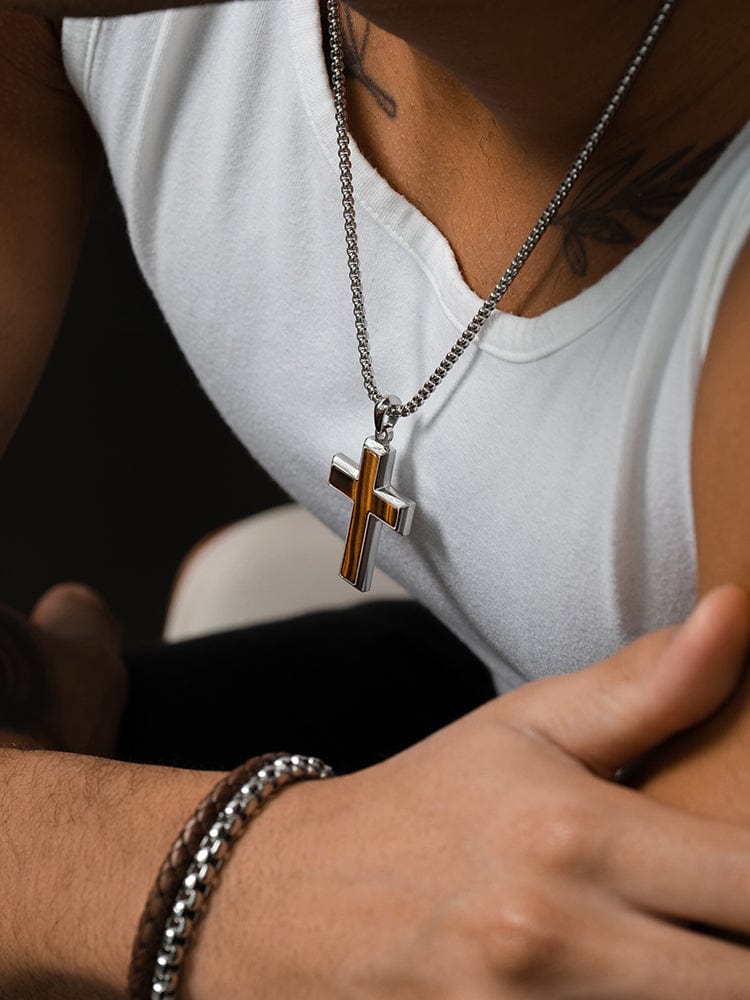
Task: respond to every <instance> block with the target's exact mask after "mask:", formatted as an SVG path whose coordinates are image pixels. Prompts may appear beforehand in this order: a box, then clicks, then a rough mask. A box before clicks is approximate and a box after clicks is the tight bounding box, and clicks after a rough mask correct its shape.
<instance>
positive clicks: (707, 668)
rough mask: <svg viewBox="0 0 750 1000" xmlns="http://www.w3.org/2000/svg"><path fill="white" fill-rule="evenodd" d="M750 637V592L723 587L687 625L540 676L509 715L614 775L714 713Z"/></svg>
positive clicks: (728, 690) (739, 667)
mask: <svg viewBox="0 0 750 1000" xmlns="http://www.w3.org/2000/svg"><path fill="white" fill-rule="evenodd" d="M749 642H750V598H749V597H748V594H747V593H746V592H745V591H744V590H743V589H742V588H740V587H737V586H734V585H726V586H722V587H718V588H716V589H715V590H712V591H710V592H709V593H708V594H707V595H706V596H705V597H704V598H703V599H702V600H701V601H700V602H699V603H698V605H697V606H696V608H695V610H694V611H693V613H692V614H691V615H690V617H689V618H688V619H687V621H686V622H685V623H684V624H683V625H681V626H679V627H676V628H668V629H662V630H661V631H659V632H653V633H651V634H650V635H647V636H644V637H643V638H641V639H638V640H636V641H635V642H633V643H631V645H629V646H626V647H625V648H624V649H622V650H620V651H619V652H618V653H616V654H615V655H613V656H611V657H609V658H608V659H606V660H601V661H600V662H599V663H596V664H594V665H593V666H591V667H588V668H587V669H585V670H581V671H580V672H579V673H577V674H573V675H571V676H566V677H557V678H554V679H553V680H550V681H541V682H540V686H539V691H538V692H537V693H536V695H534V693H533V691H532V689H533V688H534V687H535V685H533V684H532V685H529V686H528V687H527V688H525V689H521V691H519V692H517V694H518V695H522V696H523V694H526V695H527V697H526V698H525V699H524V698H523V697H521V698H519V703H518V705H517V710H516V709H514V711H513V720H512V721H513V722H514V723H515V724H518V723H519V721H520V723H521V724H522V725H525V726H527V727H529V728H531V729H533V730H534V731H536V732H537V733H539V734H540V735H541V736H544V737H546V738H547V739H549V740H551V741H552V742H554V743H556V744H557V745H558V746H560V747H561V748H562V749H563V750H565V751H566V752H567V753H569V754H570V755H571V756H573V757H575V758H576V759H577V760H579V761H580V762H581V763H582V764H585V765H586V766H587V767H589V768H591V769H592V770H594V771H596V772H597V773H599V774H601V775H604V776H606V777H612V775H613V774H614V773H615V772H616V771H617V770H618V769H619V768H621V767H624V766H625V765H626V764H628V763H630V762H631V761H633V760H634V759H635V758H637V757H640V756H641V755H642V754H644V753H646V752H647V751H648V750H651V749H653V748H654V747H656V746H658V745H659V744H661V743H663V742H664V741H665V740H666V739H668V738H669V737H670V736H673V735H674V734H675V733H677V732H680V731H681V730H683V729H687V728H688V727H690V726H693V725H695V724H696V723H698V722H702V721H703V720H704V719H706V718H708V716H709V715H711V714H713V712H715V711H716V710H717V709H718V708H719V707H720V706H721V704H722V703H723V702H724V701H725V700H726V699H727V698H728V697H729V695H730V694H731V693H732V691H733V690H734V689H735V687H736V686H737V683H738V681H739V679H740V676H741V673H742V668H743V663H744V659H745V656H746V654H747V651H748V643H749ZM543 688H546V691H543ZM539 695H542V696H541V697H539ZM512 697H515V695H514V696H512ZM500 701H501V703H502V701H503V699H500ZM524 701H525V703H526V704H525V705H524ZM508 707H510V706H508Z"/></svg>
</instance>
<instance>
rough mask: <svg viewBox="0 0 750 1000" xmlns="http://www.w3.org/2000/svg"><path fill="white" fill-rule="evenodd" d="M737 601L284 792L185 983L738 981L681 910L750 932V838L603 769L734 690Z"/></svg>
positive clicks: (496, 991)
mask: <svg viewBox="0 0 750 1000" xmlns="http://www.w3.org/2000/svg"><path fill="white" fill-rule="evenodd" d="M748 618H749V614H748V602H747V598H746V597H745V595H744V593H743V592H742V591H739V590H738V589H737V588H721V589H720V590H719V591H717V592H714V593H713V594H712V595H709V597H708V598H707V599H705V600H704V602H702V604H701V605H700V606H699V608H698V610H697V612H696V613H695V614H694V615H693V616H692V617H691V619H690V620H689V621H688V622H687V624H686V625H685V626H683V627H682V628H680V629H667V630H664V631H662V632H659V633H655V634H653V635H651V636H648V637H646V638H645V639H642V640H640V641H638V642H636V643H634V644H633V645H632V646H630V647H628V648H627V649H626V650H624V651H623V652H622V653H620V654H618V655H617V656H613V657H612V658H610V659H609V660H605V661H603V662H601V663H599V664H597V665H595V666H593V667H591V668H589V669H587V670H583V671H581V672H580V673H578V674H576V675H573V676H569V677H560V678H555V679H550V680H543V681H540V682H537V683H534V684H530V685H527V686H526V687H525V688H522V689H520V690H518V691H516V692H514V693H512V694H509V695H507V696H505V697H503V698H500V699H497V700H496V701H494V702H491V703H489V704H488V705H486V706H484V707H482V708H480V709H479V710H477V711H475V712H473V713H472V714H471V715H469V716H467V717H465V718H464V719H462V720H460V721H458V722H457V723H455V724H453V725H451V726H449V727H447V728H446V729H443V730H441V731H440V732H438V733H437V734H435V735H433V736H432V737H430V738H429V739H427V740H425V741H424V742H422V743H420V744H418V745H417V746H416V747H413V748H411V749H409V750H408V751H406V752H404V753H402V754H400V755H398V756H397V757H394V758H392V759H391V760H389V761H386V762H385V763H383V764H379V765H377V766H376V767H373V768H371V769H368V770H366V771H362V772H360V773H358V774H354V775H350V776H347V777H343V778H338V779H334V780H332V781H329V782H320V783H318V782H315V783H312V784H310V785H302V786H299V787H295V788H294V789H290V790H288V791H287V792H285V793H283V794H282V795H281V796H279V797H278V799H276V800H274V801H273V802H271V803H270V804H269V806H268V809H267V811H265V812H264V813H263V814H261V815H260V816H259V817H258V819H257V820H255V821H254V823H253V827H251V829H250V830H249V831H248V833H247V834H246V835H245V837H244V838H243V839H242V840H241V841H240V842H239V844H238V845H237V848H236V852H237V857H236V858H234V859H232V861H231V863H230V864H229V866H228V868H227V872H226V875H225V877H224V878H223V880H222V882H221V884H220V885H219V887H218V890H217V891H216V893H215V894H214V895H213V896H212V903H211V909H210V912H209V913H208V914H207V917H206V919H205V924H204V925H203V926H202V928H201V939H200V943H199V946H198V947H197V948H196V950H195V953H194V954H193V955H192V957H191V963H192V965H191V972H190V975H189V977H188V984H187V990H186V998H187V1000H196V998H202V997H205V996H220V997H222V1000H234V998H239V997H242V998H243V1000H250V998H253V1000H255V998H258V1000H260V998H261V997H264V998H265V997H269V996H272V997H274V1000H292V998H295V1000H296V998H298V997H300V996H304V997H305V998H306V1000H324V998H325V1000H386V998H387V1000H401V998H403V1000H406V998H409V1000H421V998H424V1000H427V998H429V1000H435V998H441V1000H450V998H454V1000H459V998H461V1000H491V998H492V1000H531V998H534V1000H573V998H580V1000H583V998H586V1000H591V998H596V1000H610V998H611V1000H615V998H617V1000H626V998H627V1000H684V998H685V997H704V998H706V1000H730V998H731V1000H737V998H739V997H741V996H747V991H748V983H750V951H747V950H745V949H743V948H741V947H738V946H736V945H733V944H730V943H727V942H725V941H720V940H717V939H715V938H714V937H711V936H708V935H702V934H700V933H697V932H694V931H691V930H689V929H687V927H685V926H681V925H680V922H684V923H687V922H689V921H696V922H700V923H702V924H705V925H708V926H711V927H714V926H716V927H722V928H728V929H731V930H734V931H739V932H747V931H750V834H748V832H747V831H745V830H743V829H741V828H739V827H734V826H730V825H727V824H719V823H714V822H711V821H709V820H704V819H700V818H698V817H694V816H690V815H688V814H687V813H682V812H680V811H678V810H676V809H673V808H671V807H668V806H665V805H663V804H660V803H657V802H654V801H652V800H650V799H649V798H647V797H646V796H645V795H643V794H641V793H639V792H637V791H634V790H632V789H630V788H626V787H623V786H621V785H619V784H616V783H613V781H612V778H613V776H614V775H615V773H616V772H617V770H618V769H619V768H621V767H622V766H623V765H624V764H626V763H628V762H629V761H631V760H633V759H634V758H637V757H638V756H639V755H641V754H643V753H644V752H645V751H647V750H649V749H650V748H651V747H653V746H656V745H658V744H659V743H661V742H662V741H663V740H665V739H666V738H667V737H669V736H670V735H671V734H672V733H674V732H676V731H678V730H680V729H683V728H685V727H688V726H691V725H693V724H694V723H696V722H697V721H699V720H700V719H702V718H704V717H706V716H708V715H709V714H710V713H711V712H713V711H714V710H715V709H716V708H717V707H718V706H719V705H720V704H721V703H722V701H723V700H724V699H725V698H727V696H728V695H729V694H730V692H731V691H732V689H733V688H734V686H735V685H736V683H737V680H738V678H739V675H740V672H741V666H742V660H743V657H744V655H745V652H746V648H747V644H748V633H749V625H748ZM383 724H384V725H387V719H384V720H383ZM256 824H257V826H256ZM233 928H240V929H241V935H240V937H235V938H234V939H232V929H233ZM238 933H239V932H238ZM232 940H234V942H235V943H236V945H237V947H236V949H234V948H233V947H232ZM217 954H218V955H224V956H225V959H226V960H225V961H223V962H220V963H218V966H219V973H218V975H219V978H218V980H217V978H216V976H217V962H216V955H217ZM228 956H231V959H232V960H231V962H230V961H228ZM222 968H227V969H231V973H228V974H227V976H226V978H222V977H221V969H222ZM209 970H210V976H209Z"/></svg>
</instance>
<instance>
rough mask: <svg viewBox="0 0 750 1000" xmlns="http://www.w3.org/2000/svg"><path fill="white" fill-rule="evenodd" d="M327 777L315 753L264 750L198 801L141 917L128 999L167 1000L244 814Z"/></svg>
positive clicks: (174, 992) (244, 822)
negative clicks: (293, 787) (293, 786)
mask: <svg viewBox="0 0 750 1000" xmlns="http://www.w3.org/2000/svg"><path fill="white" fill-rule="evenodd" d="M331 774H333V772H332V770H331V768H329V767H328V766H327V765H326V764H324V763H323V762H322V761H320V760H318V759H317V758H315V757H303V756H298V755H292V756H290V755H288V754H265V755H263V756H262V757H255V758H253V759H252V760H249V761H247V762H246V763H245V764H242V765H241V766H240V767H238V768H237V769H236V770H235V771H233V772H232V773H231V774H229V775H227V776H226V777H225V778H223V779H222V781H221V782H220V783H219V784H218V785H217V786H216V787H215V788H214V789H213V790H212V791H211V793H210V794H209V795H208V796H207V797H206V798H205V799H204V800H203V801H202V802H201V804H200V805H199V806H198V809H197V810H196V812H195V814H194V815H193V817H192V818H191V819H190V821H189V822H188V823H187V825H186V826H185V828H184V830H183V831H182V832H181V833H180V835H179V837H178V838H177V840H176V841H175V842H174V844H173V845H172V848H171V850H170V852H169V854H168V856H167V859H166V861H165V862H164V864H163V866H162V869H161V871H160V872H159V876H158V878H157V880H156V883H155V885H154V888H153V890H152V892H151V895H150V897H149V899H148V902H147V904H146V907H145V910H144V912H143V915H142V917H141V920H140V924H139V927H138V933H137V935H136V939H135V944H134V946H133V952H132V958H131V965H130V971H129V975H128V995H129V997H130V998H131V1000H157V998H160V1000H173V998H175V997H176V996H177V989H178V986H179V980H180V975H181V972H182V966H183V963H184V961H185V954H186V951H187V945H188V942H189V938H190V935H191V933H192V930H193V928H194V927H195V925H196V923H197V921H198V918H199V917H200V914H201V912H202V909H203V906H204V904H205V901H206V899H207V897H208V895H209V893H210V891H211V888H212V886H213V885H214V884H215V882H216V878H217V876H218V873H219V871H220V870H221V867H222V865H223V863H224V860H225V858H226V856H227V853H228V851H229V849H230V848H231V846H232V845H233V844H234V842H235V841H236V840H237V839H238V838H239V837H240V836H241V834H242V833H243V832H244V830H245V828H246V827H247V824H248V823H249V821H250V819H252V817H253V816H255V815H256V814H257V812H258V810H259V809H260V808H261V806H262V805H263V803H264V802H265V801H266V800H267V799H268V798H269V797H270V796H271V795H272V794H273V793H274V792H275V791H278V790H279V789H281V788H282V787H284V786H285V785H287V784H289V783H290V782H292V781H299V780H304V779H309V778H327V777H329V776H330V775H331Z"/></svg>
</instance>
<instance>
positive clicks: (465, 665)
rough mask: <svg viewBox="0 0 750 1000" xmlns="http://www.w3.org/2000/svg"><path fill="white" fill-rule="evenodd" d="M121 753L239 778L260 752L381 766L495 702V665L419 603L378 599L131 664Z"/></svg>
mask: <svg viewBox="0 0 750 1000" xmlns="http://www.w3.org/2000/svg"><path fill="white" fill-rule="evenodd" d="M128 665H129V669H130V675H131V695H130V700H129V703H128V706H127V709H126V712H125V716H124V719H123V725H122V731H121V736H120V746H119V751H118V757H120V758H121V759H123V760H130V761H137V762H141V763H158V764H167V765H172V766H176V767H195V768H205V769H215V770H230V769H231V768H233V767H235V766H237V765H238V764H240V763H242V761H244V760H246V759H247V758H249V757H252V756H255V755H256V754H259V753H268V752H275V751H288V752H291V753H305V754H312V755H315V756H318V757H322V758H323V759H324V760H325V761H326V762H327V763H329V764H330V765H331V766H332V767H333V768H334V769H335V770H336V771H337V772H338V773H340V774H341V773H345V772H347V771H353V770H357V769H359V768H361V767H365V766H367V765H369V764H373V763H376V762H377V761H379V760H383V759H385V758H386V757H389V756H391V755H392V754H394V753H397V752H398V751H399V750H402V749H404V748H405V747H407V746H409V745H411V744H412V743H415V742H417V741H418V740H420V739H422V738H423V737H425V736H427V735H428V734H429V733H431V732H434V731H435V730H436V729H439V728H440V727H442V726H444V725H447V724H448V723H449V722H451V721H453V720H454V719H457V718H459V717H460V716H461V715H464V714H466V713H467V712H469V711H471V710H472V709H473V708H475V707H477V706H478V705H480V704H482V703H483V702H485V701H487V700H489V699H490V698H492V697H494V695H495V688H494V685H493V682H492V679H491V677H490V674H489V672H488V671H487V669H486V667H485V666H484V665H483V664H482V663H480V661H479V660H477V659H476V657H475V656H473V654H472V653H470V652H469V650H468V649H467V648H466V647H465V646H464V645H463V644H462V643H460V642H459V641H458V640H457V639H456V638H455V637H454V636H453V635H452V634H451V633H450V632H449V631H448V630H447V629H446V628H445V627H444V626H443V625H441V624H440V623H439V622H438V621H437V620H436V619H435V618H434V617H433V616H432V615H431V614H429V613H428V612H427V611H425V610H424V609H423V608H422V607H421V606H419V605H418V604H414V603H412V602H408V601H373V602H369V603H362V604H360V605H356V606H354V607H352V608H347V609H342V610H335V611H325V612H317V613H315V614H309V615H303V616H300V617H298V618H294V619H291V620H288V621H283V622H272V623H269V624H265V625H255V626H252V627H250V628H243V629H239V630H236V631H232V632H226V633H221V634H219V635H214V636H207V637H205V638H199V639H193V640H189V641H187V642H180V643H175V644H159V645H155V646H153V647H150V648H145V649H141V650H137V651H133V652H131V653H130V655H129V656H128Z"/></svg>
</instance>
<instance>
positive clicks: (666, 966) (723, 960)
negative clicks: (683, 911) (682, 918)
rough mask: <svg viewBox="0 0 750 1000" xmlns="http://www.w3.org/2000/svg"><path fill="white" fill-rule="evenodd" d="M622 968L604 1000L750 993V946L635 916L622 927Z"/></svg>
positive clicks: (733, 997) (708, 999)
mask: <svg viewBox="0 0 750 1000" xmlns="http://www.w3.org/2000/svg"><path fill="white" fill-rule="evenodd" d="M623 931H624V934H623V942H622V943H620V942H613V947H616V948H618V950H619V952H620V954H619V963H618V964H619V968H620V970H621V971H620V972H618V974H617V976H616V977H611V978H610V982H609V984H608V988H607V989H605V990H604V991H603V992H602V993H601V994H597V996H601V997H602V1000H605V998H609V997H611V998H612V1000H621V998H623V997H628V998H638V1000H686V998H698V997H701V998H705V1000H740V998H743V997H747V996H748V995H750V987H749V986H748V984H750V949H746V948H741V947H739V946H737V945H733V944H729V943H727V942H724V941H719V940H717V939H715V938H713V937H709V936H707V935H703V934H697V933H694V932H693V931H690V930H686V929H683V928H681V927H676V926H674V925H671V924H667V923H660V922H659V921H657V920H652V919H649V918H647V917H637V916H635V915H634V916H633V918H632V920H631V921H628V922H626V924H625V926H624V928H623Z"/></svg>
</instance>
